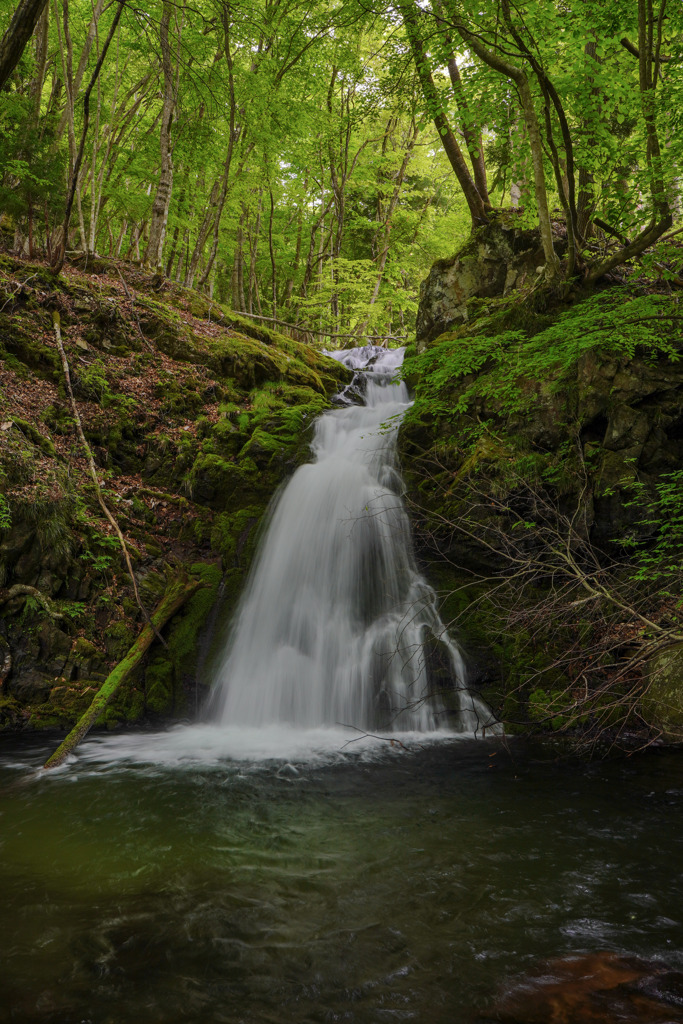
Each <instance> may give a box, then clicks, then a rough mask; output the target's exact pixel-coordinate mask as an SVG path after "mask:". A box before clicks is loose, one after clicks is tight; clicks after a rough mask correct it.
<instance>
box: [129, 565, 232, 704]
mask: <svg viewBox="0 0 683 1024" xmlns="http://www.w3.org/2000/svg"><path fill="white" fill-rule="evenodd" d="M190 571H191V574H192V575H193V576H195V577H196V578H198V579H200V580H201V581H202V582H203V583H204V586H203V587H202V588H201V589H199V590H197V591H196V592H195V593H194V594H193V595H192V597H191V598H190V599H189V601H188V602H187V604H186V605H185V607H184V608H183V611H182V613H181V614H179V615H177V616H176V617H175V618H174V619H172V620H171V623H170V626H169V629H168V639H167V647H166V649H165V650H158V651H157V654H156V656H155V657H154V659H153V660H151V661H150V663H149V665H148V666H147V668H146V670H145V704H146V708H147V711H148V712H151V713H152V714H155V715H170V714H179V713H181V712H182V711H183V710H184V709H185V704H186V695H185V692H184V689H183V681H184V679H185V678H186V677H188V676H192V673H193V670H194V665H195V663H196V657H197V645H198V642H199V638H200V636H201V634H202V630H203V628H204V625H205V623H206V620H207V618H208V615H209V612H210V611H211V609H212V607H213V605H214V603H215V601H216V597H217V594H218V587H219V585H220V582H221V571H220V569H219V567H218V566H217V565H215V564H213V563H204V562H196V563H195V564H194V565H192V567H191V569H190Z"/></svg>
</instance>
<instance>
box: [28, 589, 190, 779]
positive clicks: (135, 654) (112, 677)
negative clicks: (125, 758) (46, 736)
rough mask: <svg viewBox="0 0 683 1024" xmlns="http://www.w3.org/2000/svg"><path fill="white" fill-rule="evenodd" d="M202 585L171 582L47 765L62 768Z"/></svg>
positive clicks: (45, 766) (45, 765)
mask: <svg viewBox="0 0 683 1024" xmlns="http://www.w3.org/2000/svg"><path fill="white" fill-rule="evenodd" d="M200 585H201V584H200V582H199V581H198V580H188V579H176V580H173V581H172V582H171V583H169V585H168V587H167V588H166V593H165V594H164V596H163V597H162V599H161V601H160V602H159V604H158V606H157V608H156V609H155V611H154V613H153V615H152V618H151V621H150V622H149V623H146V624H145V625H144V626H143V628H142V631H141V632H140V635H139V636H138V638H137V640H136V641H135V643H134V644H133V646H132V647H131V648H130V650H129V651H128V653H127V654H126V656H125V658H124V659H123V660H122V661H120V662H119V663H118V665H117V666H116V668H115V669H114V670H113V672H110V674H109V675H108V676H107V678H106V679H105V681H104V682H103V683H102V686H101V687H100V689H99V690H98V692H97V694H96V695H95V698H94V699H93V702H92V704H91V705H90V707H89V708H88V710H87V711H86V712H85V714H84V715H82V716H81V718H79V720H78V722H77V723H76V725H75V726H74V728H73V729H72V730H71V732H70V733H69V735H68V736H67V737H66V739H65V740H63V742H62V743H60V745H59V746H58V747H57V749H56V750H55V752H54V754H52V755H51V756H50V757H49V758H48V759H47V761H46V762H45V764H44V766H43V767H44V768H58V767H59V765H60V764H63V763H64V761H66V759H67V757H68V756H69V754H71V753H72V752H73V751H74V750H75V749H76V747H77V746H78V744H79V743H80V742H81V740H82V739H83V737H84V736H86V735H87V734H88V733H89V732H90V730H91V729H92V727H93V725H94V724H95V722H96V721H97V719H98V718H99V717H100V715H101V714H102V713H103V712H104V711H105V710H106V708H107V705H108V704H109V703H110V702H111V700H112V698H113V697H114V696H115V695H116V692H117V691H118V690H119V689H120V688H121V686H122V685H123V684H124V683H125V682H126V680H127V679H130V677H131V675H132V673H133V672H134V671H135V669H136V668H137V667H138V665H139V664H140V662H141V661H142V659H143V657H144V656H145V654H146V653H147V651H148V650H149V648H150V647H151V645H152V642H153V641H154V637H155V636H157V635H158V634H159V632H160V630H162V629H163V627H164V626H165V625H166V623H167V622H168V620H169V619H171V618H172V617H173V616H174V615H175V614H176V613H177V612H178V611H180V609H181V608H182V606H183V605H184V604H185V602H186V601H187V599H188V598H189V597H191V596H192V594H194V593H195V591H196V590H198V589H199V587H200Z"/></svg>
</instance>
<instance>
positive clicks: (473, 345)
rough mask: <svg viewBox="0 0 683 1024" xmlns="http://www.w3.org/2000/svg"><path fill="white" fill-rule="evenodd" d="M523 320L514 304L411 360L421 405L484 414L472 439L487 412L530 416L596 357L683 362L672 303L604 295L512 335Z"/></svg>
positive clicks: (680, 314)
mask: <svg viewBox="0 0 683 1024" xmlns="http://www.w3.org/2000/svg"><path fill="white" fill-rule="evenodd" d="M518 314H519V311H518V309H517V308H516V307H515V306H514V305H513V303H512V301H510V302H505V301H503V302H498V303H494V304H492V305H491V312H490V315H483V316H480V317H479V318H478V319H477V321H476V325H475V326H474V328H472V329H469V330H468V329H467V328H461V329H460V330H459V331H458V332H456V333H455V334H452V335H449V334H446V335H442V337H441V338H439V339H437V341H436V342H435V343H434V345H433V346H432V347H431V348H429V349H427V351H426V352H424V353H422V354H421V355H419V356H415V357H413V358H411V359H409V360H407V362H406V364H405V366H404V370H403V373H404V376H406V377H409V378H410V377H412V376H416V375H417V376H419V379H420V392H421V400H422V401H424V402H425V403H428V404H429V408H430V410H431V411H432V412H433V414H434V415H437V416H439V417H444V418H446V419H454V418H455V417H458V416H461V415H462V414H463V413H466V412H470V413H472V412H476V413H478V414H479V422H478V424H477V425H476V426H473V427H472V437H478V436H481V434H482V433H483V432H484V431H485V429H486V424H485V422H484V420H483V419H481V410H482V409H485V408H492V409H493V408H495V409H496V411H498V412H502V413H507V414H519V415H524V414H526V413H528V412H530V411H531V410H532V409H533V408H534V407H536V406H537V405H538V404H539V402H540V401H542V400H543V399H544V398H545V397H547V394H548V393H561V392H563V391H566V389H567V388H571V387H572V386H573V385H574V379H575V376H576V372H577V367H578V365H579V362H580V360H581V358H582V357H583V356H585V355H586V354H587V353H588V352H596V353H598V354H599V355H600V357H601V358H605V359H607V358H623V359H632V358H633V357H634V356H635V355H636V354H638V355H642V356H644V357H645V358H646V359H648V360H650V361H653V362H655V361H657V360H658V359H666V360H668V361H670V362H677V361H678V360H680V358H681V356H682V354H683V344H682V343H681V341H680V338H681V333H680V331H678V330H677V329H678V325H679V323H683V308H682V307H680V306H679V304H678V301H677V299H675V298H672V297H669V296H666V295H633V296H626V297H625V296H624V294H623V292H621V291H619V292H617V293H616V294H614V293H611V292H602V293H600V294H598V295H595V296H593V297H592V298H589V299H586V300H585V301H583V302H579V303H577V304H576V305H575V306H573V307H571V308H570V309H568V310H566V311H565V312H563V313H561V314H560V316H559V317H557V319H556V320H555V321H554V322H553V323H552V324H550V326H546V323H547V319H546V318H544V317H542V316H536V317H534V316H531V317H530V321H529V324H528V325H527V326H526V328H519V327H515V328H512V329H506V327H507V324H508V323H509V322H510V321H511V320H513V321H514V319H515V318H517V316H518Z"/></svg>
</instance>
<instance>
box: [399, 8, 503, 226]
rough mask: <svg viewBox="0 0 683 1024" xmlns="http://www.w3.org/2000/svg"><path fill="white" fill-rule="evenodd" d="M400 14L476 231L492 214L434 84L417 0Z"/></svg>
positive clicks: (432, 111) (420, 77)
mask: <svg viewBox="0 0 683 1024" xmlns="http://www.w3.org/2000/svg"><path fill="white" fill-rule="evenodd" d="M400 10H401V15H402V17H403V23H404V25H405V28H406V33H407V35H408V41H409V43H410V48H411V50H412V53H413V59H414V61H415V67H416V68H417V74H418V77H419V79H420V85H421V86H422V92H423V94H424V98H425V102H426V104H427V108H428V110H429V113H430V114H431V116H432V118H433V120H434V127H435V128H436V130H437V132H438V133H439V137H440V139H441V145H442V146H443V148H444V151H445V153H446V156H447V157H448V159H449V162H450V165H451V167H452V168H453V171H454V172H455V176H456V178H457V179H458V183H459V185H460V188H461V189H462V192H463V195H464V196H465V200H466V202H467V205H468V207H469V211H470V216H471V218H472V227H473V228H476V227H478V226H479V225H481V224H487V223H488V212H487V209H486V205H485V203H484V200H483V198H482V197H481V195H480V194H479V192H478V190H477V186H476V184H475V182H474V179H473V178H472V175H471V174H470V171H469V168H468V166H467V161H466V160H465V157H464V156H463V154H462V150H461V149H460V146H459V145H458V141H457V139H456V137H455V135H454V134H453V131H452V129H451V126H450V124H449V122H448V118H447V117H446V114H445V111H444V110H443V108H442V106H441V103H440V101H439V94H438V91H437V88H436V86H435V84H434V79H433V77H432V73H431V70H430V69H429V65H428V63H427V56H426V54H425V51H424V46H423V43H422V39H421V37H420V30H419V25H418V21H417V10H416V8H415V5H414V3H413V0H410V2H408V3H406V2H404V3H402V4H401V7H400ZM473 49H474V47H473Z"/></svg>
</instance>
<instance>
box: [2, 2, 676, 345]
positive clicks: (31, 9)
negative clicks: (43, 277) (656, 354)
mask: <svg viewBox="0 0 683 1024" xmlns="http://www.w3.org/2000/svg"><path fill="white" fill-rule="evenodd" d="M5 8H6V10H5V18H4V21H5V22H6V23H7V28H6V31H5V34H4V37H3V40H2V44H1V46H0V85H1V86H2V94H1V102H2V106H1V109H0V117H1V118H2V143H1V146H2V149H1V151H0V161H1V166H2V186H1V191H0V210H1V211H2V215H3V220H2V230H3V233H4V238H5V241H6V244H7V245H9V246H11V247H12V249H13V250H14V251H19V252H22V253H24V254H25V255H26V256H28V257H29V258H33V256H34V255H36V254H38V253H40V254H41V255H42V254H45V255H47V258H48V260H49V261H50V263H51V264H52V265H53V266H55V267H58V266H59V265H61V261H62V260H63V258H64V254H65V253H67V254H69V253H73V252H74V251H78V252H79V253H86V254H93V255H94V254H99V255H102V256H109V257H120V258H123V259H128V260H136V261H140V262H141V263H142V264H143V265H144V266H146V267H148V268H150V269H152V270H153V271H155V272H157V273H159V274H161V275H163V276H165V277H167V278H169V279H171V280H173V281H176V282H179V283H182V284H183V285H185V286H187V287H193V288H197V289H199V290H200V291H202V292H206V293H207V294H209V295H210V296H212V297H214V296H215V297H216V299H217V300H218V301H223V302H226V303H228V304H229V305H230V306H231V308H233V309H234V310H237V311H242V312H245V313H248V314H249V315H250V316H253V317H261V318H264V320H269V321H270V322H271V323H273V324H276V323H277V322H278V321H281V322H282V323H283V324H285V325H290V324H291V325H292V326H293V327H294V329H296V330H297V331H300V332H303V333H304V334H306V336H310V338H311V339H312V340H313V341H314V342H315V343H316V344H324V343H330V342H331V343H333V344H337V343H339V344H341V343H342V342H344V343H345V342H346V341H349V340H350V339H352V338H354V337H356V338H361V337H366V336H377V337H378V338H390V339H392V338H397V339H402V340H405V339H407V337H408V336H409V335H411V333H412V331H413V322H414V317H415V313H416V311H417V292H418V287H419V283H420V281H421V279H422V278H424V276H425V275H426V273H427V271H428V270H429V267H430V266H431V264H432V263H433V262H434V260H435V259H437V258H439V257H442V256H445V255H448V254H450V253H451V252H453V251H455V250H456V249H457V248H458V245H459V244H460V243H462V242H463V241H464V240H465V239H466V237H467V235H468V233H469V230H470V228H471V226H472V225H474V226H478V225H479V226H480V225H484V224H486V223H487V222H488V221H490V220H491V219H492V218H495V217H496V216H497V212H498V211H500V210H507V211H513V212H514V217H515V220H516V223H517V224H518V225H519V226H520V227H531V226H534V227H538V229H539V231H540V236H541V240H542V246H543V263H544V267H545V271H544V273H545V277H546V280H547V281H548V283H550V282H552V281H553V280H555V279H557V280H562V281H569V282H571V281H575V280H577V279H579V280H582V281H585V282H593V281H597V280H598V279H600V278H601V277H603V276H604V275H605V274H607V273H609V272H610V271H611V270H613V269H614V268H616V267H619V266H621V265H623V264H624V263H626V262H627V261H629V260H632V259H633V258H634V257H637V256H638V255H639V254H641V253H643V252H645V251H647V250H648V249H649V248H650V247H651V246H652V245H653V244H654V243H655V242H657V240H658V239H660V238H662V237H663V236H664V235H665V234H666V232H667V231H668V230H669V229H670V228H671V225H672V223H673V220H674V218H675V217H676V216H677V215H678V213H679V210H680V165H681V158H682V154H681V146H683V141H682V132H681V124H680V120H681V116H682V115H681V110H682V109H683V102H682V99H683V97H682V95H681V89H682V88H683V86H682V83H681V56H680V48H681V30H682V27H683V26H682V25H681V19H682V18H683V15H682V14H681V11H680V9H679V7H678V5H676V4H668V5H667V4H666V3H660V4H659V5H657V4H653V3H652V2H650V0H639V2H638V3H635V2H630V0H619V2H616V3H613V4H609V5H606V4H598V3H596V4H591V3H581V4H576V5H564V4H560V3H558V4H555V3H548V2H541V0H539V2H531V3H525V4H524V5H521V6H520V5H514V4H512V3H510V2H508V0H501V2H498V3H487V4H485V5H481V4H476V3H467V2H452V3H445V2H444V3H443V4H442V3H434V4H431V5H428V4H422V5H420V4H417V3H415V2H412V3H407V2H404V3H397V4H372V3H364V2H359V3H355V2H350V0H345V2H343V3H332V2H330V3H328V2H316V3H305V4H304V3H300V2H294V0H292V2H289V0H277V2H267V3H258V4H251V3H250V4H248V5H247V4H241V3H239V2H230V3H206V4H174V3H170V2H169V3H161V4H156V5H155V4H146V5H145V6H144V8H141V7H136V6H135V5H132V4H128V3H120V4H116V3H106V2H104V0H101V2H97V3H95V4H91V3H81V2H74V0H71V2H67V3H62V4H61V6H60V5H55V4H53V3H50V2H40V0H25V2H22V3H20V4H19V6H18V7H17V8H16V10H14V11H12V9H11V7H10V5H9V4H8V3H6V4H5ZM553 221H556V222H557V221H561V222H562V225H563V234H564V236H565V244H564V247H563V248H564V250H565V251H564V253H563V254H562V255H560V253H559V252H558V251H556V249H557V246H555V247H554V246H553V236H552V227H551V225H552V223H553ZM664 262H666V261H665V260H664ZM662 274H663V275H664V276H666V271H665V270H662Z"/></svg>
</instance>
